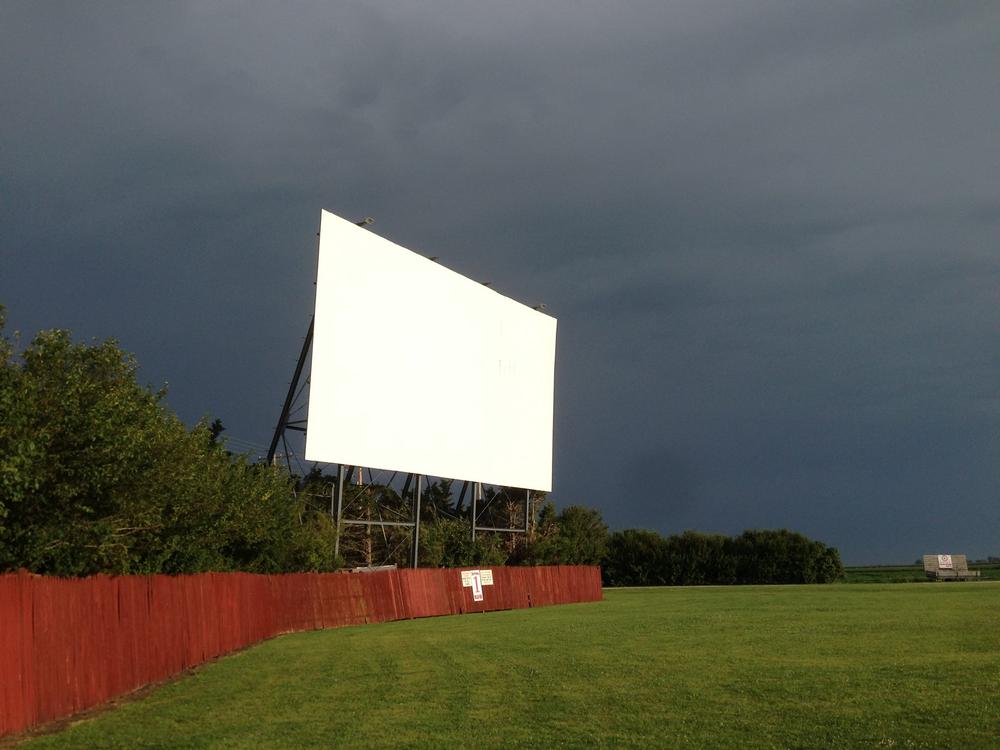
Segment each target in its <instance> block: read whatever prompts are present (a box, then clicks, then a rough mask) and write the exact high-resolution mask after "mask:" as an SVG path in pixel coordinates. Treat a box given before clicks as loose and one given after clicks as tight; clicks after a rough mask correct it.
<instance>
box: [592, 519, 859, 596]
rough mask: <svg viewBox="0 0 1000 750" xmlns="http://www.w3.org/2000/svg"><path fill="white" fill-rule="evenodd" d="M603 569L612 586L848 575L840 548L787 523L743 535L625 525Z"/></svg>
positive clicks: (615, 536) (611, 544)
mask: <svg viewBox="0 0 1000 750" xmlns="http://www.w3.org/2000/svg"><path fill="white" fill-rule="evenodd" d="M602 570H603V575H604V581H605V583H606V584H608V585H611V586H662V585H676V586H690V585H698V584H729V583H747V584H750V583H830V582H832V581H836V580H838V579H840V578H842V577H843V575H844V566H843V564H842V563H841V561H840V553H839V552H837V550H836V549H834V548H833V547H827V546H826V545H824V544H823V543H822V542H816V541H812V540H810V539H808V538H807V537H805V536H803V535H802V534H798V533H796V532H792V531H787V530H784V529H780V530H749V531H744V532H743V533H742V534H740V535H739V536H737V537H727V536H721V535H718V534H700V533H698V532H695V531H686V532H684V533H683V534H679V535H676V536H670V537H663V536H660V535H659V534H657V533H656V532H653V531H639V530H634V529H630V530H626V531H619V532H615V533H613V534H612V535H611V538H610V539H609V541H608V553H607V555H606V556H605V559H604V561H603V565H602Z"/></svg>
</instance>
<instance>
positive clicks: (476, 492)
mask: <svg viewBox="0 0 1000 750" xmlns="http://www.w3.org/2000/svg"><path fill="white" fill-rule="evenodd" d="M482 494H483V485H482V483H480V482H476V483H475V484H473V485H472V541H476V521H478V520H479V518H478V516H479V501H480V500H481V499H482Z"/></svg>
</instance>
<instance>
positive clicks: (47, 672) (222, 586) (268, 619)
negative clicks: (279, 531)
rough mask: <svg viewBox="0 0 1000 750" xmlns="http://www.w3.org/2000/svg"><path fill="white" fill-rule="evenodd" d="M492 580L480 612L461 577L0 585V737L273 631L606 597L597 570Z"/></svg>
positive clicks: (204, 577) (240, 576)
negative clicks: (602, 591)
mask: <svg viewBox="0 0 1000 750" xmlns="http://www.w3.org/2000/svg"><path fill="white" fill-rule="evenodd" d="M492 571H493V585H492V586H486V587H484V589H483V594H484V596H483V601H481V602H475V601H473V598H472V589H471V588H464V587H463V586H462V579H461V571H460V570H457V569H437V568H423V569H419V570H387V571H379V572H375V573H328V574H319V573H293V574H288V575H280V576H261V575H251V574H247V573H202V574H198V575H188V576H160V575H156V576H122V577H108V576H93V577H91V578H77V579H65V578H50V577H45V576H36V575H32V574H30V573H16V574H6V575H0V735H4V734H9V733H12V732H19V731H23V730H25V729H28V728H30V727H32V726H35V725H37V724H42V723H45V722H47V721H52V720H53V719H58V718H61V717H64V716H69V715H71V714H73V713H76V712H78V711H81V710H84V709H87V708H91V707H93V706H97V705H100V704H101V703H104V702H106V701H107V700H109V699H111V698H113V697H115V696H118V695H123V694H125V693H129V692H131V691H133V690H136V689H137V688H140V687H142V686H143V685H147V684H149V683H152V682H157V681H160V680H164V679H166V678H168V677H170V676H171V675H175V674H178V673H179V672H182V671H184V670H185V669H189V668H190V667H193V666H196V665H198V664H201V663H203V662H205V661H207V660H209V659H213V658H215V657H217V656H220V655H222V654H225V653H229V652H231V651H235V650H237V649H240V648H245V647H246V646H249V645H251V644H253V643H257V642H259V641H262V640H264V639H265V638H270V637H272V636H275V635H278V634H279V633H288V632H293V631H301V630H317V629H320V628H334V627H342V626H345V625H359V624H363V623H369V622H388V621H391V620H404V619H410V618H416V617H433V616H437V615H449V614H461V613H463V612H485V611H492V610H499V609H518V608H523V607H539V606H545V605H549V604H569V603H572V602H584V601H598V600H600V599H601V597H602V594H601V574H600V570H599V569H598V568H596V567H583V566H568V565H560V566H552V567H538V568H526V567H524V568H493V569H492Z"/></svg>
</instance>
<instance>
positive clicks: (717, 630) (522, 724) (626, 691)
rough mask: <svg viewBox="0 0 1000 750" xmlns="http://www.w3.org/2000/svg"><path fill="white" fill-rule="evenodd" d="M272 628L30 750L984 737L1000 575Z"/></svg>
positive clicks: (999, 657)
mask: <svg viewBox="0 0 1000 750" xmlns="http://www.w3.org/2000/svg"><path fill="white" fill-rule="evenodd" d="M606 593H607V599H606V601H604V602H599V603H594V604H580V605H570V606H564V607H552V608H546V609H539V610H526V611H510V612H499V613H492V614H486V615H475V616H465V617H451V618H435V619H428V620H418V621H409V622H396V623H387V624H384V625H372V626H364V627H357V628H346V629H341V630H331V631H323V632H314V633H305V634H299V635H291V636H285V637H282V638H279V639H276V640H273V641H270V642H268V643H265V644H263V645H261V646H259V647H256V648H254V649H252V650H250V651H247V652H244V653H242V654H238V655H236V656H232V657H228V658H226V659H223V660H221V661H220V662H218V663H216V664H213V665H210V666H208V667H205V668H203V669H201V670H200V671H198V672H197V673H196V674H194V675H192V676H190V677H188V678H186V679H184V680H181V681H179V682H176V683H174V684H171V685H167V686H165V687H163V688H162V689H160V690H158V691H156V692H155V693H154V694H152V695H151V696H149V697H147V698H145V699H143V700H141V701H137V702H134V703H130V704H127V705H124V706H122V707H120V708H117V709H115V710H113V711H110V712H107V713H105V714H103V715H100V716H98V717H96V718H93V719H90V720H87V721H84V722H81V723H79V724H77V725H76V726H73V727H72V728H70V729H68V730H66V731H64V732H62V733H60V734H56V735H51V736H47V737H42V738H39V739H36V740H33V741H31V742H29V743H27V745H26V746H27V747H29V748H32V749H34V748H67V747H74V748H84V747H87V748H140V747H157V748H174V747H176V748H191V747H195V748H235V747H263V748H303V747H305V748H327V747H350V748H375V747H394V748H398V747H414V748H416V747H420V748H424V747H426V748H441V747H445V748H470V747H474V748H505V747H560V746H561V747H608V748H611V747H648V748H707V747H712V748H774V747H779V748H783V747H788V748H792V747H809V748H813V747H844V748H855V747H924V748H958V747H961V748H984V749H985V748H996V747H1000V627H998V626H997V623H1000V584H998V583H993V582H979V583H968V584H961V585H927V584H896V585H884V586H883V585H871V586H843V585H832V586H812V587H809V586H772V587H739V588H737V587H717V588H716V587H711V588H710V587H706V588H665V589H629V590H618V591H614V590H612V591H608V592H606Z"/></svg>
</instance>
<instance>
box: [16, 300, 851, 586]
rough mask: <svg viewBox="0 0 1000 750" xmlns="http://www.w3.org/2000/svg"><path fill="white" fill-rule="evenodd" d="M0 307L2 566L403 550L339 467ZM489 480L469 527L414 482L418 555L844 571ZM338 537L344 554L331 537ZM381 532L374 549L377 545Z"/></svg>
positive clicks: (665, 572) (773, 577)
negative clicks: (191, 417)
mask: <svg viewBox="0 0 1000 750" xmlns="http://www.w3.org/2000/svg"><path fill="white" fill-rule="evenodd" d="M4 324H5V314H4V309H3V307H2V306H0V572H3V571H10V570H17V569H19V568H26V569H28V570H31V571H34V572H38V573H47V574H54V575H64V576H81V575H89V574H93V573H112V574H129V573H171V574H172V573H193V572H201V571H209V570H213V571H235V570H242V571H248V572H256V573H277V572H293V571H332V570H337V569H340V568H342V567H344V565H345V562H346V563H347V564H350V565H355V564H360V565H372V564H378V563H394V564H396V565H400V566H403V565H406V564H407V561H408V560H409V557H410V546H409V545H410V543H411V542H410V539H411V530H410V529H409V528H406V527H382V528H376V527H373V526H370V525H368V526H364V525H354V526H345V527H344V528H343V530H342V531H341V534H340V538H339V540H338V534H337V529H336V527H335V524H334V522H333V521H332V519H331V514H330V499H331V489H332V485H333V482H334V481H335V480H334V478H333V477H330V476H328V475H324V474H323V473H321V472H318V471H314V472H312V473H310V474H309V475H307V476H305V477H295V476H292V475H291V474H290V473H289V472H288V471H287V470H286V469H285V468H283V467H278V466H270V465H266V464H262V463H255V462H253V461H251V460H249V458H248V457H246V456H242V455H234V454H232V453H230V452H229V451H227V450H226V448H225V441H224V439H222V438H221V433H222V431H223V430H224V428H223V426H222V424H221V422H219V421H218V420H215V421H209V420H208V419H206V420H203V421H202V422H200V423H199V424H197V425H195V426H194V427H192V428H189V427H187V426H186V425H184V423H183V422H181V420H180V419H179V418H178V417H177V416H176V415H175V414H174V413H173V412H172V411H171V410H170V409H169V408H168V407H167V405H166V402H165V397H166V390H165V388H161V389H158V390H154V389H152V388H150V387H148V386H142V385H140V384H139V382H138V380H137V377H136V375H137V367H138V365H137V363H136V361H135V359H134V357H132V356H131V355H129V354H126V353H124V352H122V351H121V349H120V348H119V347H118V344H117V343H116V342H115V341H114V340H108V341H104V342H95V343H93V344H78V343H74V342H73V341H72V338H71V336H70V334H69V332H67V331H62V330H53V331H43V332H41V333H39V334H38V335H37V336H36V337H35V338H34V339H33V340H32V341H31V342H30V343H29V344H28V345H27V346H26V347H25V348H24V350H23V351H21V352H18V351H17V346H16V343H17V342H16V341H14V340H12V339H11V338H10V337H8V336H7V335H6V332H5V331H4ZM524 492H525V491H524V490H508V488H486V489H485V493H486V494H485V497H484V498H483V502H482V504H481V506H480V507H479V508H478V509H477V517H478V519H479V520H478V524H479V525H481V526H491V527H499V528H523V527H525V526H527V529H528V532H527V533H526V534H497V533H489V532H481V533H479V534H478V535H477V536H476V538H475V539H472V535H471V531H470V528H471V527H470V524H471V508H470V507H469V503H468V502H465V501H463V498H462V495H461V493H459V494H458V495H456V493H455V491H454V487H453V483H452V482H451V481H449V480H439V481H437V482H434V483H432V484H430V485H429V486H428V487H426V488H425V490H424V491H423V493H422V496H421V500H422V502H421V523H422V531H421V544H420V564H421V565H423V566H434V567H459V566H472V565H504V564H506V565H547V564H589V565H601V566H602V570H603V571H604V578H605V582H606V583H608V584H610V585H667V584H698V583H786V582H787V583H791V582H802V583H810V582H826V581H829V580H835V579H836V578H837V577H838V576H840V575H842V572H843V566H842V565H841V564H840V558H839V555H838V554H837V552H836V550H834V549H832V548H829V547H826V546H824V545H822V544H821V543H818V542H812V541H810V540H808V539H806V538H805V537H803V536H802V535H800V534H794V533H792V532H788V531H748V532H745V533H744V534H743V535H741V536H739V537H733V538H729V537H722V536H717V535H711V534H698V533H696V532H685V533H684V534H681V535H679V536H672V537H666V538H664V537H662V536H660V535H659V534H657V533H655V532H651V531H637V530H628V531H621V532H614V533H610V532H609V531H608V528H607V525H606V524H605V523H604V521H603V519H602V518H601V515H600V513H599V512H598V511H597V510H595V509H593V508H587V507H584V506H579V505H571V506H568V507H566V508H563V509H562V510H557V509H556V507H555V505H554V504H553V503H552V502H551V501H550V500H549V499H548V498H546V497H545V495H544V494H543V493H534V492H533V493H530V495H529V502H528V507H527V516H528V517H527V518H525V505H524V497H525V495H524ZM345 495H346V496H345V503H346V504H348V505H350V506H351V508H352V514H353V515H355V516H357V515H358V514H360V515H361V516H362V517H363V518H368V519H373V520H374V519H375V518H377V517H378V518H382V514H383V513H388V514H389V515H390V517H397V518H406V517H408V514H409V513H410V510H409V509H410V507H411V505H410V504H411V502H412V496H410V495H407V492H406V489H405V488H404V489H402V490H400V489H397V488H394V487H393V486H391V483H383V484H379V483H375V482H371V481H368V482H367V483H365V482H359V483H357V484H354V483H352V484H351V485H349V486H348V487H347V488H346V491H345ZM338 547H339V551H340V554H337V552H336V551H335V550H336V549H337V548H338ZM376 548H379V551H376Z"/></svg>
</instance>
